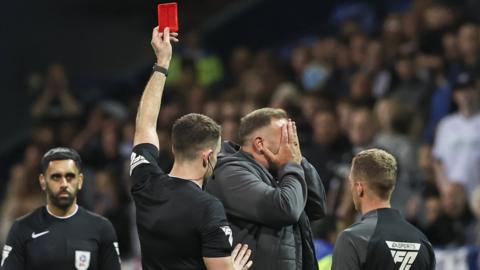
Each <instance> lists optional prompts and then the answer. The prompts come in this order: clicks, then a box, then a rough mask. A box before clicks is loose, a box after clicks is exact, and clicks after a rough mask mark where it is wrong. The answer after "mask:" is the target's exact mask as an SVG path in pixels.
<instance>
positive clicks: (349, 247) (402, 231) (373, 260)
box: [332, 208, 435, 270]
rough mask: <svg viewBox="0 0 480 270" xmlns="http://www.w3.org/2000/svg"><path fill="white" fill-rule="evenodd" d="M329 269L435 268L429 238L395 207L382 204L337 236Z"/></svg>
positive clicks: (418, 269)
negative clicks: (380, 207) (382, 205)
mask: <svg viewBox="0 0 480 270" xmlns="http://www.w3.org/2000/svg"><path fill="white" fill-rule="evenodd" d="M335 249H338V250H341V251H342V252H334V256H333V267H332V269H369V270H375V269H379V270H380V269H382V270H385V269H399V270H408V269H410V270H420V269H421V270H424V269H429V270H430V269H435V254H434V253H433V248H432V245H431V244H430V242H429V241H428V239H427V238H426V237H425V235H424V234H423V233H421V232H420V231H419V230H418V229H417V228H415V227H414V226H413V225H411V224H410V223H408V222H407V221H406V220H405V219H404V218H403V217H402V216H401V215H400V213H399V212H398V211H397V210H394V209H391V208H382V209H376V210H373V211H371V212H369V213H367V214H365V215H364V216H363V218H362V220H361V221H360V222H358V223H355V224H353V225H352V226H350V227H349V228H348V229H346V230H345V231H343V232H342V233H341V234H340V236H339V237H338V239H337V243H336V246H335Z"/></svg>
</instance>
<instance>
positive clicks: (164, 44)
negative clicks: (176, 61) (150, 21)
mask: <svg viewBox="0 0 480 270" xmlns="http://www.w3.org/2000/svg"><path fill="white" fill-rule="evenodd" d="M177 37H178V33H174V32H172V33H170V29H169V28H168V27H165V29H163V32H159V31H158V26H157V27H155V28H153V32H152V41H151V44H152V48H153V51H154V52H155V55H156V57H157V65H159V66H161V67H164V68H167V69H168V67H169V66H170V59H172V44H171V43H170V42H171V41H173V42H178V39H177Z"/></svg>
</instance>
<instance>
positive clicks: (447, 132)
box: [433, 73, 480, 197]
mask: <svg viewBox="0 0 480 270" xmlns="http://www.w3.org/2000/svg"><path fill="white" fill-rule="evenodd" d="M453 98H454V101H455V103H456V104H457V106H458V111H457V112H456V113H453V114H450V115H448V116H446V117H445V118H443V119H442V120H441V121H440V123H439V125H438V129H437V134H436V137H435V142H434V146H433V156H434V158H435V160H436V161H435V174H436V179H437V186H438V187H439V190H440V191H442V190H443V187H445V185H446V184H447V183H449V182H458V183H461V184H463V185H464V186H465V188H466V189H467V191H468V192H469V197H470V196H471V194H470V193H471V192H472V191H473V190H474V189H475V188H476V187H477V186H479V185H480V166H478V164H480V132H479V131H480V110H479V109H480V106H479V104H480V102H479V99H480V95H479V91H478V89H476V87H475V81H474V79H473V77H472V76H471V75H470V74H468V73H461V74H459V75H458V76H457V77H456V79H455V82H454V92H453Z"/></svg>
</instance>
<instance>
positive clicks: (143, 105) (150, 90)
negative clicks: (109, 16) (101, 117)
mask: <svg viewBox="0 0 480 270" xmlns="http://www.w3.org/2000/svg"><path fill="white" fill-rule="evenodd" d="M176 36H177V34H176V33H172V34H170V31H169V29H168V28H165V30H164V31H163V33H159V32H158V27H155V28H154V29H153V33H152V42H151V44H152V47H153V50H154V51H155V55H156V56H157V65H158V66H161V67H164V68H166V69H168V67H169V65H170V59H171V58H172V45H171V44H170V39H172V40H174V41H177V39H176V38H175V37H176ZM165 80H166V77H165V75H164V74H162V73H160V72H154V73H153V74H152V76H151V77H150V80H149V81H148V83H147V86H146V87H145V90H144V91H143V95H142V98H141V100H140V105H139V106H138V112H137V118H136V123H135V135H134V138H133V145H134V146H136V145H139V144H142V143H149V144H153V145H154V146H156V147H157V149H158V148H159V142H158V135H157V119H158V113H159V111H160V103H161V99H162V94H163V89H164V87H165Z"/></svg>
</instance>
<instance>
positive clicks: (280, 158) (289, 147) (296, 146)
mask: <svg viewBox="0 0 480 270" xmlns="http://www.w3.org/2000/svg"><path fill="white" fill-rule="evenodd" d="M281 128H282V133H281V138H280V148H279V150H278V153H276V154H274V153H272V152H271V151H270V150H269V149H268V148H267V147H263V148H262V149H261V150H262V153H263V154H264V155H265V157H266V158H267V159H268V160H269V161H270V162H272V163H273V164H275V166H277V168H280V167H281V166H283V165H285V164H287V163H289V162H293V163H296V164H300V162H301V161H302V153H301V151H300V143H299V141H298V135H297V127H296V125H295V122H292V120H291V119H289V120H288V123H287V124H286V125H283V126H282V127H281Z"/></svg>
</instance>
